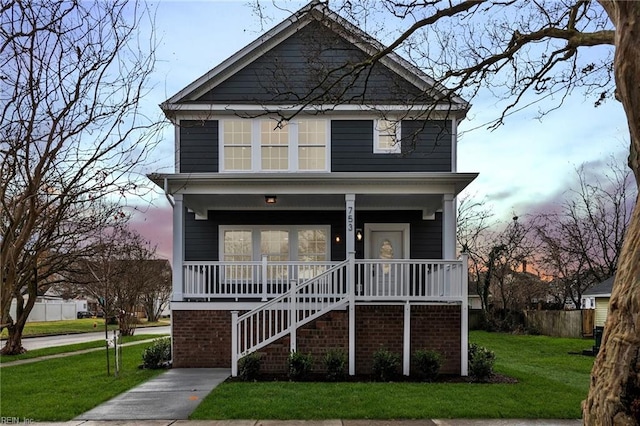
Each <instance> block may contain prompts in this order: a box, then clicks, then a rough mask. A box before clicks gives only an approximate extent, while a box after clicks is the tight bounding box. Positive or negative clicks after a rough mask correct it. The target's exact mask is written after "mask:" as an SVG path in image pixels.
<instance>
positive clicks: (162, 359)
mask: <svg viewBox="0 0 640 426" xmlns="http://www.w3.org/2000/svg"><path fill="white" fill-rule="evenodd" d="M170 361H171V339H170V338H168V337H165V338H163V339H156V340H154V341H153V344H152V345H151V346H149V347H148V348H146V349H145V350H144V352H143V353H142V366H143V367H144V368H150V369H152V370H155V369H158V368H166V367H168V366H169V362H170Z"/></svg>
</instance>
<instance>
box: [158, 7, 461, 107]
mask: <svg viewBox="0 0 640 426" xmlns="http://www.w3.org/2000/svg"><path fill="white" fill-rule="evenodd" d="M310 24H311V25H316V26H321V28H323V29H325V30H328V31H329V32H331V33H333V34H334V36H339V37H341V38H342V39H344V40H346V42H348V43H349V44H350V46H351V47H354V48H355V50H357V51H358V52H360V56H361V58H362V59H360V61H364V60H366V59H368V58H370V57H371V56H372V55H374V54H376V53H378V52H379V51H381V50H383V49H384V48H385V46H383V45H382V44H381V43H379V42H378V41H377V40H375V39H374V38H373V37H371V36H370V35H368V34H366V33H365V32H363V31H362V30H360V29H359V28H358V27H356V26H355V25H353V24H351V23H350V22H349V21H347V20H346V19H344V18H342V17H341V16H339V15H338V14H337V13H335V12H333V11H331V10H330V9H329V8H328V6H327V4H326V3H323V2H319V1H318V0H314V1H312V2H311V3H309V4H307V5H306V6H305V7H303V8H302V9H300V10H299V11H297V12H296V13H294V14H293V15H291V16H290V17H289V18H287V19H285V20H284V21H282V22H281V23H280V24H278V25H277V26H276V27H274V28H273V29H271V30H270V31H267V32H266V33H264V34H263V35H261V36H260V37H258V38H257V39H256V40H254V41H253V42H252V43H250V44H249V45H247V46H245V47H244V48H243V49H241V50H240V51H238V52H237V53H235V54H234V55H233V56H231V57H230V58H228V59H226V60H225V61H223V62H222V63H220V64H219V65H217V66H216V67H214V68H213V69H211V70H210V71H208V72H207V73H205V74H204V75H202V76H201V77H200V78H198V79H197V80H195V81H194V82H192V83H191V84H189V85H188V86H186V87H185V88H184V89H182V90H181V91H180V92H178V93H177V94H175V95H174V96H172V97H171V98H169V99H168V100H167V101H165V102H164V103H162V104H161V108H162V109H163V110H164V111H165V113H170V112H171V111H180V110H182V111H194V110H195V111H197V110H202V109H203V107H202V104H203V102H206V103H207V104H210V103H215V102H214V101H213V99H212V97H211V96H209V97H208V98H207V97H204V95H206V94H207V93H208V92H211V91H212V90H213V89H215V88H217V87H220V86H221V85H222V84H223V83H224V82H226V81H228V80H229V79H231V78H232V77H233V76H234V75H236V74H237V73H239V72H240V71H242V70H243V69H245V68H247V67H248V66H249V65H251V64H255V63H257V61H259V60H260V58H263V57H264V56H265V55H267V54H268V53H269V52H271V51H272V50H273V49H274V48H275V47H276V46H278V45H280V44H281V43H283V42H284V41H285V40H287V39H289V38H291V37H292V36H294V35H299V34H300V33H301V31H302V30H303V29H305V28H306V27H308V26H309V25H310ZM310 44H311V43H309V44H307V45H306V46H309V45H310ZM379 64H380V65H382V67H379V68H385V69H387V70H388V71H391V72H392V73H394V74H395V75H397V76H399V79H401V80H403V81H404V84H405V85H408V86H411V87H413V88H414V89H415V91H416V92H419V93H421V94H422V104H425V105H426V102H425V99H426V98H427V97H428V98H429V99H430V101H429V103H430V104H431V105H430V106H431V107H433V105H434V104H438V105H437V109H440V110H444V111H447V112H451V113H452V114H455V115H457V116H461V117H464V115H465V114H466V111H467V110H468V108H469V104H468V103H467V102H466V101H465V100H463V99H462V98H460V97H459V96H456V95H455V94H453V93H451V92H450V91H449V90H448V89H446V88H445V87H444V86H442V85H440V84H438V83H437V82H436V81H435V80H434V79H432V78H431V77H429V76H427V75H426V74H425V73H423V72H422V71H421V70H420V69H418V68H417V67H415V66H413V65H412V64H411V63H409V62H408V61H406V60H405V59H403V58H402V57H401V56H399V55H398V54H396V53H394V52H391V53H389V54H388V55H386V56H384V57H382V58H381V59H380V60H379ZM375 66H377V64H375V65H373V67H375ZM373 67H372V68H373ZM388 71H387V72H388ZM284 100H287V101H288V103H289V104H292V105H291V106H290V107H291V108H292V109H293V110H295V109H298V108H300V104H304V103H305V101H306V100H302V101H300V102H299V103H298V105H297V106H296V105H293V104H294V103H295V102H292V100H295V96H294V97H293V99H285V98H283V99H282V101H284ZM439 100H440V101H441V102H438V101H439ZM220 103H226V104H231V103H232V102H230V100H229V99H222V100H221V101H220ZM245 103H246V102H245ZM276 103H278V102H276ZM282 103H283V102H279V103H278V105H279V107H280V108H279V109H283V108H282ZM324 103H326V104H330V102H322V100H321V99H317V100H314V101H313V102H309V104H310V105H311V104H313V106H314V108H313V109H314V110H317V109H318V105H319V104H324ZM364 103H366V102H364ZM404 103H405V108H406V109H407V110H415V109H416V107H417V106H416V105H406V101H405V102H404ZM416 103H420V101H416ZM380 104H382V103H380ZM253 106H254V107H255V105H253ZM265 106H266V103H265V104H263V105H262V107H263V109H267V110H268V107H267V108H265ZM247 107H249V106H247ZM331 109H336V107H335V104H334V105H333V106H332V107H331ZM209 110H210V109H209ZM236 110H237V109H236Z"/></svg>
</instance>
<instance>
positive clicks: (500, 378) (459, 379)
mask: <svg viewBox="0 0 640 426" xmlns="http://www.w3.org/2000/svg"><path fill="white" fill-rule="evenodd" d="M227 381H228V382H241V381H242V379H241V378H240V377H239V376H238V377H229V378H228V379H227ZM254 381H256V382H290V381H291V380H290V379H289V377H288V376H287V375H286V374H260V375H259V376H258V378H257V379H256V380H254ZM304 381H305V382H329V381H328V380H327V379H326V377H325V376H324V375H323V374H311V375H310V376H309V378H308V379H307V380H304ZM340 381H341V382H349V383H357V382H361V383H370V382H375V380H373V378H372V377H371V376H369V375H356V376H346V377H345V378H344V380H340ZM391 382H399V383H423V382H424V381H422V380H420V379H419V378H417V377H412V376H409V377H407V376H399V377H397V378H396V379H395V380H391ZM431 383H484V384H487V383H489V384H496V383H503V384H505V383H506V384H515V383H518V380H517V379H514V378H513V377H509V376H504V375H502V374H495V373H494V374H493V375H491V377H490V378H489V379H488V380H486V381H484V382H478V381H475V380H474V379H473V378H472V377H469V376H467V377H463V376H456V375H440V376H438V378H437V379H436V380H433V381H432V382H431Z"/></svg>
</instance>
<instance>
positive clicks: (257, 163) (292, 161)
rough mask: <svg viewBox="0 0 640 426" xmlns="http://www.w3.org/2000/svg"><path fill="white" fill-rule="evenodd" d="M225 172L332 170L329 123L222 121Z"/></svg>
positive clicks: (310, 121)
mask: <svg viewBox="0 0 640 426" xmlns="http://www.w3.org/2000/svg"><path fill="white" fill-rule="evenodd" d="M219 127H220V129H221V130H220V144H221V147H222V149H221V153H222V155H221V157H222V158H221V160H220V164H221V168H220V170H221V171H223V172H237V171H255V172H260V171H265V172H276V171H280V172H296V171H329V164H328V158H329V154H328V150H329V131H328V127H329V121H328V120H323V119H298V120H292V121H290V122H287V123H279V122H278V121H277V120H272V119H254V120H251V119H244V120H243V119H230V120H220V126H219Z"/></svg>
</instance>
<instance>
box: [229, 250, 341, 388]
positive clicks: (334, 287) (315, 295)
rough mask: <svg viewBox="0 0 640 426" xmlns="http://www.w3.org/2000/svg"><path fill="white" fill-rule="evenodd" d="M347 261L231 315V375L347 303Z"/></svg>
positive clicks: (294, 345)
mask: <svg viewBox="0 0 640 426" xmlns="http://www.w3.org/2000/svg"><path fill="white" fill-rule="evenodd" d="M348 264H349V262H348V261H344V262H342V263H339V264H337V265H335V266H332V267H331V268H329V269H327V270H325V271H324V272H322V273H320V274H318V275H317V276H315V277H314V278H311V279H308V280H306V281H304V282H302V283H300V284H295V285H291V288H290V290H289V291H287V292H286V293H283V294H282V295H280V296H278V297H276V298H275V299H272V300H270V301H269V302H267V303H264V304H262V305H260V306H259V307H257V308H255V309H253V310H251V311H249V312H246V313H244V314H243V315H240V316H238V312H237V311H234V312H232V328H231V342H232V349H231V358H232V359H231V365H232V367H231V370H232V371H231V374H232V375H233V376H237V374H238V360H239V359H240V358H241V357H243V356H246V355H248V354H250V353H253V352H255V351H257V350H259V349H261V348H263V347H265V346H267V345H269V344H270V343H273V342H275V341H276V340H278V339H280V338H281V337H284V336H286V335H288V334H291V347H292V348H293V349H295V347H296V342H295V335H296V334H295V331H296V330H297V328H298V327H301V326H303V325H304V324H307V323H309V322H311V321H313V320H314V319H316V318H318V317H320V316H322V315H324V314H325V313H327V312H329V311H331V310H333V309H336V308H338V307H339V306H341V305H344V304H345V303H347V301H348V299H347V297H348V294H349V288H348V280H347V270H348Z"/></svg>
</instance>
